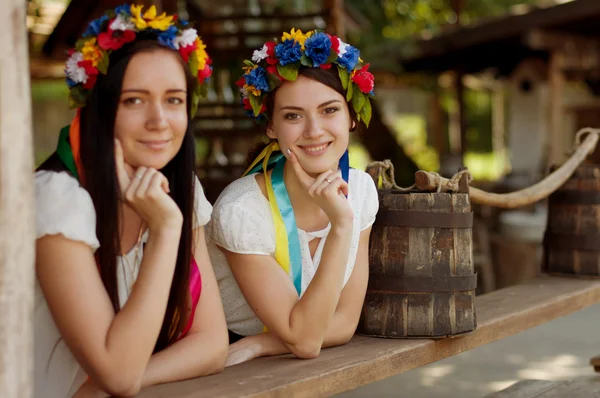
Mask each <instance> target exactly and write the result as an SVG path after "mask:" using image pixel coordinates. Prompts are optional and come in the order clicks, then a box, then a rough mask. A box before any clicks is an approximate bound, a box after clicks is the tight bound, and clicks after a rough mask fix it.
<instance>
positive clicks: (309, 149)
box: [299, 142, 331, 156]
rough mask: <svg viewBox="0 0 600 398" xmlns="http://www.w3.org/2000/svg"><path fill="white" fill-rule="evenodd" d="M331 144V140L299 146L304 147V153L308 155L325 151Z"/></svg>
mask: <svg viewBox="0 0 600 398" xmlns="http://www.w3.org/2000/svg"><path fill="white" fill-rule="evenodd" d="M329 145H331V142H325V143H322V144H315V145H300V146H299V148H300V149H302V151H304V153H306V154H308V155H311V156H316V155H320V154H322V153H323V152H325V150H327V148H329Z"/></svg>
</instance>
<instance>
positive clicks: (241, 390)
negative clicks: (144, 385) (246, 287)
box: [139, 276, 600, 398]
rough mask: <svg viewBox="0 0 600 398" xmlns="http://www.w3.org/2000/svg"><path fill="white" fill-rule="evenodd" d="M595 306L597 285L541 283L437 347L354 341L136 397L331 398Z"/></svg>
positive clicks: (508, 295) (486, 298) (506, 293)
mask: <svg viewBox="0 0 600 398" xmlns="http://www.w3.org/2000/svg"><path fill="white" fill-rule="evenodd" d="M599 301H600V281H598V280H590V279H575V278H557V277H547V276H543V277H540V278H536V279H534V280H532V281H530V282H528V283H525V284H522V285H518V286H512V287H509V288H506V289H501V290H497V291H495V292H492V293H489V294H486V295H483V296H480V297H477V299H476V311H477V314H476V315H477V321H478V322H477V323H478V328H477V330H476V331H475V332H473V333H471V334H469V335H466V336H461V337H453V338H446V339H442V340H421V339H419V340H416V339H415V340H394V339H378V338H369V337H363V336H355V337H354V338H353V339H352V341H351V342H350V343H348V344H347V345H345V346H342V347H335V348H330V349H326V350H323V351H322V352H321V355H320V356H319V357H318V358H316V359H312V360H299V359H295V358H292V357H291V356H289V355H286V356H279V357H271V358H260V359H257V360H254V361H251V362H248V363H245V364H241V365H238V366H234V367H231V368H227V369H226V370H225V371H224V372H223V373H220V374H218V375H213V376H208V377H204V378H198V379H193V380H187V381H183V382H179V383H172V384H166V385H160V386H155V387H152V388H149V389H147V390H144V391H143V392H142V394H140V395H139V396H140V397H162V396H169V397H180V398H188V397H200V396H207V397H212V396H214V397H217V396H218V397H241V396H246V397H288V396H292V395H293V396H294V397H317V396H330V395H333V394H336V393H340V392H343V391H347V390H351V389H354V388H357V387H360V386H362V385H365V384H368V383H372V382H374V381H377V380H381V379H384V378H387V377H390V376H393V375H395V374H399V373H402V372H406V371H408V370H411V369H414V368H416V367H419V366H423V365H426V364H428V363H431V362H434V361H437V360H439V359H442V358H446V357H449V356H452V355H456V354H458V353H461V352H463V351H466V350H469V349H471V348H474V347H477V346H480V345H483V344H487V343H490V342H493V341H496V340H499V339H501V338H504V337H507V336H511V335H513V334H516V333H518V332H520V331H523V330H526V329H529V328H532V327H534V326H537V325H540V324H543V323H545V322H548V321H551V320H553V319H555V318H558V317H560V316H564V315H567V314H570V313H572V312H575V311H578V310H581V309H583V308H585V307H587V306H589V305H591V304H594V303H597V302H599Z"/></svg>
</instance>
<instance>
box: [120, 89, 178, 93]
mask: <svg viewBox="0 0 600 398" xmlns="http://www.w3.org/2000/svg"><path fill="white" fill-rule="evenodd" d="M125 93H142V94H150V90H144V89H141V88H129V89H127V90H123V91H121V94H125ZM167 93H187V90H184V89H181V88H171V89H169V90H167Z"/></svg>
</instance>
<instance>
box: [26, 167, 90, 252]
mask: <svg viewBox="0 0 600 398" xmlns="http://www.w3.org/2000/svg"><path fill="white" fill-rule="evenodd" d="M35 209H36V214H35V220H36V239H39V238H41V237H43V236H45V235H58V234H60V235H63V236H64V237H65V238H67V239H71V240H76V241H81V242H83V243H85V244H87V245H88V246H89V247H90V248H91V249H92V250H93V251H96V249H98V247H100V242H99V241H98V238H97V237H96V210H95V208H94V204H93V202H92V198H91V197H90V194H89V193H88V191H86V190H85V189H84V188H83V187H81V186H80V185H79V182H78V181H77V180H76V179H75V178H73V177H72V176H70V175H69V174H68V173H66V172H54V171H39V172H37V173H36V174H35Z"/></svg>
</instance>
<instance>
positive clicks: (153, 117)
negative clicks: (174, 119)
mask: <svg viewBox="0 0 600 398" xmlns="http://www.w3.org/2000/svg"><path fill="white" fill-rule="evenodd" d="M168 126H169V123H168V121H167V115H166V112H165V109H164V107H163V105H162V103H160V102H153V103H152V104H151V105H150V106H149V107H148V113H147V117H146V128H147V129H148V130H155V131H161V130H164V129H166V128H167V127H168Z"/></svg>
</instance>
